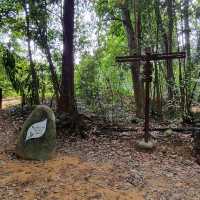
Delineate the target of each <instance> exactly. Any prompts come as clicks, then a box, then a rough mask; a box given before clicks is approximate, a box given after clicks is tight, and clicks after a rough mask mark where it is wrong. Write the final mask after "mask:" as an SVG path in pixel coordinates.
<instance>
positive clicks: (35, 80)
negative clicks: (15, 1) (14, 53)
mask: <svg viewBox="0 0 200 200" xmlns="http://www.w3.org/2000/svg"><path fill="white" fill-rule="evenodd" d="M23 3H24V11H25V15H26V34H27V44H28V56H29V62H30V68H31V76H32V87H31V89H32V97H31V104H35V105H38V104H40V99H39V92H38V88H39V83H38V77H37V73H36V70H35V64H34V62H33V58H32V52H31V33H30V20H29V11H28V9H29V8H28V6H29V4H28V3H27V0H24V2H23Z"/></svg>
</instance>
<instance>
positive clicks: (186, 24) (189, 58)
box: [183, 0, 193, 113]
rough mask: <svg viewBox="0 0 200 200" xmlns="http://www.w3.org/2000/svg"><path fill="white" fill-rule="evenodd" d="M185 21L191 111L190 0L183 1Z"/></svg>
mask: <svg viewBox="0 0 200 200" xmlns="http://www.w3.org/2000/svg"><path fill="white" fill-rule="evenodd" d="M183 21H184V35H185V50H186V53H187V60H186V77H185V78H186V87H187V111H188V113H190V106H191V105H190V102H192V100H191V96H192V87H191V86H192V84H191V78H192V73H191V72H192V70H193V69H192V63H191V48H190V25H189V0H184V1H183Z"/></svg>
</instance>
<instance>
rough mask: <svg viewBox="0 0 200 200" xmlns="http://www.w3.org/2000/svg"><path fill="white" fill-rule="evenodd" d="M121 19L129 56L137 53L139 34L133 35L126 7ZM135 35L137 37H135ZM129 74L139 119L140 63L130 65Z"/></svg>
mask: <svg viewBox="0 0 200 200" xmlns="http://www.w3.org/2000/svg"><path fill="white" fill-rule="evenodd" d="M122 18H123V24H124V27H125V30H126V34H127V38H128V48H129V54H130V55H133V54H136V53H138V52H140V50H139V51H138V49H139V48H138V44H139V38H138V36H139V33H138V32H137V33H135V32H134V30H133V26H132V22H131V17H130V12H129V10H128V7H123V8H122ZM139 20H140V17H138V20H137V22H138V23H137V30H138V31H140V21H139ZM136 35H137V37H136ZM131 74H132V80H133V89H134V97H135V103H136V115H137V116H138V117H141V116H143V115H144V112H143V110H144V103H143V102H144V101H143V99H144V88H143V84H142V80H141V77H140V62H134V63H133V64H131Z"/></svg>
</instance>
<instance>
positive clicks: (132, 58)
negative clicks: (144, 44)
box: [116, 52, 186, 63]
mask: <svg viewBox="0 0 200 200" xmlns="http://www.w3.org/2000/svg"><path fill="white" fill-rule="evenodd" d="M185 57H186V53H185V52H178V53H164V54H158V53H153V54H146V55H133V56H119V57H116V61H117V62H120V63H123V62H137V61H154V60H170V59H175V58H176V59H181V58H185Z"/></svg>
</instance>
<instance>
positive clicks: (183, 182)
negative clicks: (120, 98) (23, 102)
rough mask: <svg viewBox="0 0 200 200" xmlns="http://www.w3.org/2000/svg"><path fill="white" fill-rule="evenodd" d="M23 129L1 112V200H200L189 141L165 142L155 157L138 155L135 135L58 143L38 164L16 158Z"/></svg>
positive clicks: (199, 180) (199, 175)
mask: <svg viewBox="0 0 200 200" xmlns="http://www.w3.org/2000/svg"><path fill="white" fill-rule="evenodd" d="M20 126H21V124H20V123H19V122H13V121H12V120H11V119H10V117H9V116H8V115H7V113H6V112H5V111H0V132H1V135H0V196H1V197H0V199H1V200H15V199H19V200H25V199H26V200H36V199H37V200H200V166H198V165H197V164H196V163H195V162H194V160H193V158H192V157H191V150H190V138H179V137H177V138H171V139H166V140H165V141H162V142H160V143H159V144H158V148H157V150H156V151H155V152H153V153H151V154H149V153H142V152H138V151H136V150H135V148H134V144H135V140H136V138H137V137H138V135H137V134H136V135H132V134H131V133H129V134H126V135H124V136H122V137H103V136H102V137H92V138H90V139H89V140H80V139H74V138H68V139H65V140H61V139H60V140H58V148H57V153H56V155H55V157H54V159H52V160H50V161H47V162H35V161H24V160H19V159H16V157H15V154H14V147H15V141H16V134H17V132H18V129H19V127H20ZM138 134H140V133H138ZM174 144H176V145H174Z"/></svg>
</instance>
